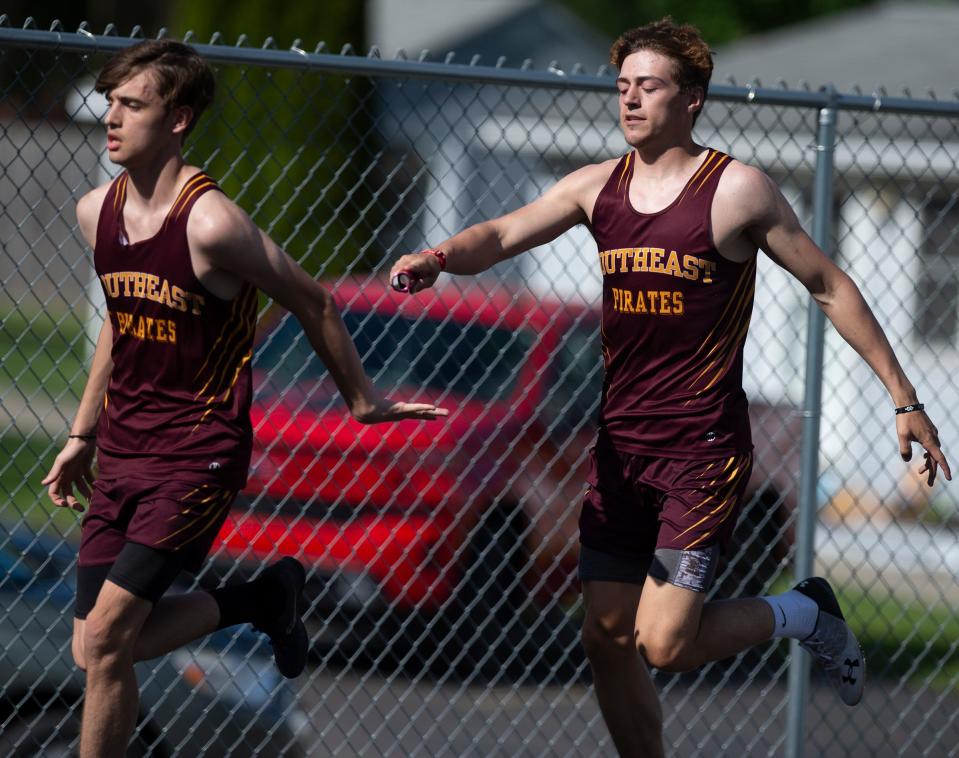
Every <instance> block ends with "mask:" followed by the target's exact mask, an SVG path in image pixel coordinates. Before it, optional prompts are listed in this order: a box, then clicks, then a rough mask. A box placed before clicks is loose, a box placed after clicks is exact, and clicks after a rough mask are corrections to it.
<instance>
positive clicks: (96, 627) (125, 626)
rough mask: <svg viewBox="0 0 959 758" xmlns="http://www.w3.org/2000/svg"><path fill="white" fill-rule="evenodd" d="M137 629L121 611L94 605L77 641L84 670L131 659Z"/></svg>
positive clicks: (121, 662) (122, 662) (109, 665)
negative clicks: (119, 612) (80, 638)
mask: <svg viewBox="0 0 959 758" xmlns="http://www.w3.org/2000/svg"><path fill="white" fill-rule="evenodd" d="M137 633H138V629H134V628H132V626H131V624H130V623H129V620H128V619H127V618H125V617H124V616H123V615H120V614H118V613H115V612H111V611H110V609H107V610H101V608H100V607H99V606H98V607H97V608H94V610H93V611H92V612H91V613H90V615H89V616H87V619H86V622H85V623H84V625H83V634H82V640H81V641H80V643H79V648H80V651H81V655H82V658H83V667H84V670H87V671H89V670H90V669H96V668H104V667H111V666H114V665H117V664H125V663H127V662H130V661H132V660H133V653H134V647H135V645H136V637H137Z"/></svg>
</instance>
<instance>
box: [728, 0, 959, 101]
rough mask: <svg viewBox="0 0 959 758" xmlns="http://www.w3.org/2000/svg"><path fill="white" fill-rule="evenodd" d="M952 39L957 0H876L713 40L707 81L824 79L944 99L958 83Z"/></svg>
mask: <svg viewBox="0 0 959 758" xmlns="http://www.w3.org/2000/svg"><path fill="white" fill-rule="evenodd" d="M957 38H959V3H933V2H922V1H919V2H885V3H878V4H875V5H871V6H866V7H863V8H858V9H856V10H852V11H847V12H844V13H838V14H832V15H828V16H822V17H820V18H817V19H815V20H813V21H807V22H803V23H801V24H794V25H791V26H786V27H783V28H781V29H777V30H776V31H774V32H770V33H768V34H761V35H755V36H751V37H748V38H746V39H743V40H740V41H738V42H735V43H733V44H731V45H727V46H724V47H720V48H718V49H717V55H716V58H715V65H716V68H715V71H714V72H713V82H715V83H727V82H728V81H729V77H732V78H733V79H734V80H735V83H736V84H740V85H743V84H747V83H748V82H750V81H752V80H754V79H758V80H759V81H760V82H761V83H762V84H763V85H765V86H774V85H776V84H778V82H779V81H785V82H786V84H787V85H788V86H789V87H790V88H791V89H795V88H798V87H799V86H800V85H801V84H802V83H803V82H805V83H808V84H809V85H810V86H812V87H813V88H814V89H816V88H818V87H819V86H820V85H824V84H830V83H831V84H834V85H835V86H836V88H837V89H838V90H840V91H842V92H849V91H852V90H853V89H854V87H855V86H858V87H860V88H861V89H862V90H863V92H865V93H867V94H868V93H872V92H873V91H874V90H876V88H877V87H880V86H883V87H885V88H886V90H887V92H888V94H890V95H899V94H902V92H903V88H904V87H905V88H909V90H910V92H911V94H912V95H913V96H915V97H927V96H928V93H929V90H930V89H931V90H932V91H934V92H935V93H936V94H937V95H938V96H939V98H940V99H943V100H945V99H951V98H953V97H955V96H956V95H955V91H956V88H957V87H959V79H957V76H956V75H957V73H959V58H957V56H956V39H957Z"/></svg>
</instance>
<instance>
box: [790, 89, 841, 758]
mask: <svg viewBox="0 0 959 758" xmlns="http://www.w3.org/2000/svg"><path fill="white" fill-rule="evenodd" d="M834 95H835V90H834V89H833V88H832V87H830V88H829V104H827V105H826V107H824V108H821V109H820V111H819V133H818V135H817V137H816V176H815V184H814V186H813V232H812V237H813V240H814V241H815V243H816V244H817V245H819V247H820V248H822V250H823V251H825V252H826V254H827V255H829V256H830V257H832V253H833V251H832V237H833V234H832V224H833V219H832V211H833V202H834V198H833V183H834V176H833V158H834V151H835V143H836V109H835V107H834V106H833V104H832V99H833V97H834ZM807 323H808V326H807V335H808V340H807V344H806V387H805V391H804V397H803V410H802V415H803V431H802V448H801V458H800V473H799V477H800V478H799V515H798V523H797V528H796V564H795V566H796V568H795V571H796V578H797V579H805V578H806V577H808V576H811V575H812V571H813V557H814V556H813V553H814V549H815V539H816V515H817V510H818V506H817V502H816V488H817V482H818V479H819V419H820V413H821V410H822V374H823V345H824V342H825V332H826V316H825V314H823V312H822V310H821V309H820V308H819V306H818V305H816V303H815V301H813V300H810V302H809V310H808V322H807ZM789 653H790V665H789V724H788V732H787V750H788V753H787V755H788V756H789V758H802V754H803V742H804V738H805V733H806V728H805V721H806V695H807V686H808V683H809V658H808V656H805V655H802V654H801V652H800V647H799V643H798V642H797V641H796V640H790V643H789Z"/></svg>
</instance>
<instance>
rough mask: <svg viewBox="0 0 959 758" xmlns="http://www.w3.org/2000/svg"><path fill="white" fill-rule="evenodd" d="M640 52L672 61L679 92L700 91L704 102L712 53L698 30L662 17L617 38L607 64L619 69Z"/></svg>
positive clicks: (711, 69) (710, 70) (711, 73)
mask: <svg viewBox="0 0 959 758" xmlns="http://www.w3.org/2000/svg"><path fill="white" fill-rule="evenodd" d="M639 50H652V51H653V52H654V53H659V54H660V55H665V56H666V57H667V58H671V59H672V60H673V63H674V68H675V71H674V73H675V76H676V82H677V83H678V84H679V89H680V90H681V91H682V92H689V91H690V90H691V89H694V88H696V87H701V88H702V90H703V101H704V102H705V99H706V94H707V92H708V91H709V80H710V78H711V77H712V75H713V52H712V50H710V49H709V45H707V44H706V42H705V41H704V40H703V38H702V35H700V33H699V29H697V28H696V27H695V26H692V25H691V24H677V23H676V22H674V21H673V19H672V18H671V17H670V16H665V17H664V18H661V19H660V20H659V21H653V22H652V23H649V24H646V26H639V27H637V28H635V29H630V30H629V31H627V32H624V33H623V34H622V35H620V37H619V39H617V40H616V41H615V42H614V43H613V46H612V47H611V48H610V50H609V62H610V63H612V64H613V65H614V66H616V68H622V65H623V61H624V60H626V56H628V55H631V54H632V53H635V52H638V51H639ZM696 115H699V114H698V113H697V114H696Z"/></svg>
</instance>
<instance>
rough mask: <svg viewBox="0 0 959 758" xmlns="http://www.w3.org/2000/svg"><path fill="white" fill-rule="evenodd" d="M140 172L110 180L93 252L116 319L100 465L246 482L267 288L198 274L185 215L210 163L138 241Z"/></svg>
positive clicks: (108, 470) (102, 469)
mask: <svg viewBox="0 0 959 758" xmlns="http://www.w3.org/2000/svg"><path fill="white" fill-rule="evenodd" d="M128 180H129V177H128V175H127V174H126V173H124V174H122V175H121V176H120V177H119V178H118V179H116V181H114V182H113V184H112V185H111V187H110V190H109V191H108V192H107V195H106V198H105V199H104V201H103V207H102V208H101V209H100V219H99V222H98V224H97V239H96V246H95V248H94V263H95V266H96V271H97V275H98V276H99V278H100V283H101V285H102V286H103V292H104V294H105V295H106V303H107V311H108V314H109V318H110V323H111V326H112V327H113V350H112V357H113V371H112V372H111V374H110V382H109V385H108V388H107V393H106V397H105V398H104V408H103V413H102V415H101V418H100V423H99V426H98V429H97V459H98V465H99V475H100V476H101V477H103V478H105V479H116V478H120V477H125V476H138V477H142V478H146V479H157V480H162V479H167V478H170V477H172V476H177V475H183V473H191V472H201V471H202V472H207V473H213V474H215V475H216V476H217V477H218V478H220V479H221V480H222V482H223V484H224V486H229V487H237V488H239V487H242V486H243V485H244V484H245V483H246V476H247V470H248V468H249V463H250V451H251V443H252V429H251V425H250V412H249V411H250V400H251V396H252V389H251V381H250V358H251V356H252V344H253V333H254V329H255V326H256V315H257V291H256V289H255V288H254V287H253V286H252V285H250V284H248V283H245V284H244V285H243V287H242V288H241V290H240V292H239V294H238V295H237V296H236V297H235V298H233V299H232V300H223V299H221V298H219V297H217V296H216V295H214V294H213V293H212V292H210V291H209V290H207V289H206V288H205V287H204V286H203V285H202V284H201V283H200V281H199V280H198V279H197V277H196V274H194V273H193V265H192V263H191V262H190V250H189V246H188V244H187V235H186V225H187V219H188V218H189V216H190V210H191V209H192V208H193V205H194V203H195V202H196V201H197V198H199V197H200V196H201V195H203V194H204V193H206V192H210V191H211V190H219V186H218V185H217V184H216V182H214V181H213V180H212V179H211V178H210V177H209V176H207V175H206V174H204V173H202V172H201V173H198V174H195V175H194V176H193V177H191V178H190V179H189V180H188V181H187V182H186V183H185V184H184V185H183V188H182V189H181V190H180V193H179V195H178V196H177V199H176V202H174V203H173V205H172V207H171V208H170V211H169V213H168V214H167V216H166V218H165V219H164V221H163V225H162V226H161V227H160V231H158V232H157V233H156V234H155V235H154V236H153V237H150V238H149V239H146V240H143V241H141V242H135V243H132V244H131V243H129V242H128V241H127V235H126V231H125V229H124V225H123V206H124V202H125V199H126V189H127V182H128Z"/></svg>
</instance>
